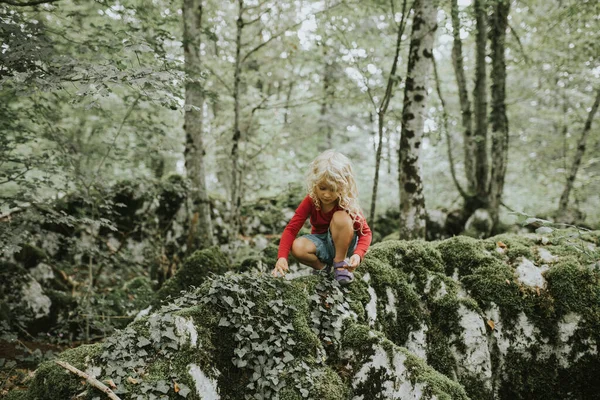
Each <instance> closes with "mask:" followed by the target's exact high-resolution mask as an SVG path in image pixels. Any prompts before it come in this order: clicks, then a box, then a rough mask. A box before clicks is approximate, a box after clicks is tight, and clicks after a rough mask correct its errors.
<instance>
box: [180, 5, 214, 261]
mask: <svg viewBox="0 0 600 400" xmlns="http://www.w3.org/2000/svg"><path fill="white" fill-rule="evenodd" d="M201 25H202V0H184V2H183V54H184V60H185V72H186V83H185V117H184V130H185V137H186V142H185V165H186V169H187V173H188V177H189V178H190V180H191V182H192V196H191V197H192V201H193V204H194V206H193V207H192V210H193V214H194V217H193V218H190V221H198V222H197V226H196V227H192V229H193V230H195V233H196V234H195V235H194V240H193V242H192V245H197V246H198V247H199V248H205V247H208V246H211V245H212V244H213V234H212V224H211V218H210V202H209V200H208V192H207V189H206V176H205V170H204V157H205V155H206V153H205V150H204V144H203V138H202V134H203V126H204V125H203V122H204V121H203V110H202V108H203V105H204V95H203V93H202V84H201V83H200V62H201V59H200V32H201ZM196 214H197V215H196ZM194 247H195V246H194ZM188 250H190V249H188Z"/></svg>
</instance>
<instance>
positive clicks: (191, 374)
mask: <svg viewBox="0 0 600 400" xmlns="http://www.w3.org/2000/svg"><path fill="white" fill-rule="evenodd" d="M348 299H349V296H348V292H347V291H346V289H343V288H340V287H339V285H338V284H337V283H335V282H333V281H331V280H330V279H328V278H327V277H313V276H310V277H304V278H299V279H295V280H293V281H286V280H280V279H273V278H272V277H270V276H269V275H251V274H227V275H225V276H216V277H214V278H212V279H208V280H207V281H206V282H205V283H204V284H203V285H202V286H201V287H200V288H198V289H195V290H194V291H192V292H187V293H185V294H184V295H183V296H181V297H179V298H177V299H174V301H173V302H171V303H169V304H166V305H164V306H163V307H162V308H160V309H159V310H157V311H156V312H154V313H152V314H150V315H148V316H146V317H144V318H142V319H140V320H138V321H136V322H134V323H132V324H131V325H129V326H128V327H127V328H126V329H124V330H122V331H119V332H118V333H116V334H114V335H113V336H112V337H110V338H109V339H107V340H106V341H105V342H104V343H102V344H97V345H94V346H88V347H80V348H77V349H74V350H68V351H66V352H64V353H62V354H61V356H60V358H61V359H62V360H65V361H68V362H69V363H70V364H72V365H73V366H75V367H76V368H78V369H80V370H82V371H86V372H87V373H89V374H91V375H93V376H94V377H96V378H98V379H100V380H106V379H111V380H112V381H113V382H114V384H115V385H116V389H115V392H116V393H117V395H119V396H120V397H121V398H123V399H138V398H151V397H153V396H155V397H156V398H165V399H177V398H179V397H180V396H185V397H186V398H187V399H218V398H223V399H259V398H264V399H282V400H289V399H298V400H300V399H307V398H308V399H315V398H320V399H324V400H337V399H346V398H373V399H375V398H381V399H384V398H385V399H403V398H406V397H403V396H405V395H406V394H407V393H410V394H411V395H414V396H417V397H415V398H456V399H467V396H466V393H465V392H464V390H463V389H462V388H461V386H460V385H459V384H458V383H456V382H454V381H452V380H450V379H449V378H447V377H445V376H443V375H442V374H440V373H438V372H436V371H434V370H433V369H432V368H431V367H428V366H427V365H426V363H425V361H423V360H421V359H419V358H418V357H416V356H413V355H411V354H410V353H409V352H408V351H407V350H405V349H401V348H400V347H398V346H397V345H395V344H393V343H392V342H391V341H389V340H387V339H385V336H384V335H382V334H381V333H378V332H376V331H373V330H372V329H371V328H369V327H368V326H366V325H361V324H357V323H356V321H355V319H354V318H355V317H354V316H353V313H352V312H351V309H350V305H349V302H348ZM83 392H86V393H87V398H92V397H94V396H100V393H99V392H98V391H97V390H96V389H94V388H92V387H90V386H89V385H87V384H82V382H81V379H78V378H77V377H75V376H74V375H73V374H70V373H69V372H67V371H65V370H63V369H62V368H61V367H60V366H58V365H57V364H55V363H53V362H48V363H46V364H43V365H42V366H41V367H40V368H39V369H38V371H37V373H36V375H35V378H34V380H33V382H32V384H31V386H30V387H29V391H28V395H29V396H30V397H29V398H32V399H40V400H41V399H65V398H72V397H74V396H77V395H79V394H81V393H83ZM365 393H369V394H368V395H367V397H365ZM370 396H374V397H370Z"/></svg>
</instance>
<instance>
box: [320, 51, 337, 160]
mask: <svg viewBox="0 0 600 400" xmlns="http://www.w3.org/2000/svg"><path fill="white" fill-rule="evenodd" d="M323 58H324V60H325V68H324V71H323V102H322V103H321V115H320V119H321V121H320V125H321V132H322V134H323V137H324V138H325V140H324V141H323V142H321V146H319V147H320V150H321V151H324V150H327V149H331V148H332V147H333V138H332V133H333V132H332V129H331V122H330V121H329V120H328V118H331V115H330V111H331V102H332V101H333V93H334V90H335V87H334V85H332V80H333V65H332V64H331V62H332V61H331V60H330V59H329V58H330V57H329V55H328V54H327V50H325V51H324V57H323Z"/></svg>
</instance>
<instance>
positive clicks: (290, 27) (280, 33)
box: [241, 2, 343, 63]
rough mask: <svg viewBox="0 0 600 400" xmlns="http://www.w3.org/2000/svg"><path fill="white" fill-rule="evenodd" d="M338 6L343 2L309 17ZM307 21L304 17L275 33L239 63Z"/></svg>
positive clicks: (250, 51)
mask: <svg viewBox="0 0 600 400" xmlns="http://www.w3.org/2000/svg"><path fill="white" fill-rule="evenodd" d="M340 4H343V2H339V3H337V4H334V5H333V6H331V7H329V8H326V9H324V10H321V11H318V12H316V13H314V14H310V15H311V16H316V15H319V14H323V13H325V12H328V11H331V10H333V9H334V8H335V7H337V6H339V5H340ZM307 19H308V17H306V18H305V19H303V20H301V21H300V22H298V23H295V24H294V25H292V26H288V27H287V28H285V29H283V30H281V31H279V32H277V33H276V34H274V35H273V36H271V37H270V38H269V39H268V40H267V41H265V42H262V43H261V44H259V45H258V46H256V47H255V48H253V49H252V50H249V51H248V53H246V55H245V56H244V57H243V58H242V61H241V62H242V63H243V62H244V61H246V59H247V58H248V57H250V55H252V54H253V53H256V52H257V51H258V50H260V49H261V48H263V47H264V46H266V45H267V44H268V43H270V42H271V40H273V39H277V38H278V37H280V36H281V35H283V34H285V33H286V32H287V31H289V30H290V29H293V28H295V27H297V26H299V25H302V23H304V21H306V20H307Z"/></svg>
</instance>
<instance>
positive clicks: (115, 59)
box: [0, 0, 600, 360]
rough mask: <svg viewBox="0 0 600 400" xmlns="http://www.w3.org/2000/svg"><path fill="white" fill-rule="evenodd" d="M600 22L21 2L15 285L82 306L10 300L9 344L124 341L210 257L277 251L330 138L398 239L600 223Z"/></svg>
mask: <svg viewBox="0 0 600 400" xmlns="http://www.w3.org/2000/svg"><path fill="white" fill-rule="evenodd" d="M415 15H417V17H415ZM428 16H429V17H428ZM428 18H429V19H428ZM436 24H437V27H436ZM423 26H424V27H425V28H426V29H424V31H425V33H422V31H423V29H421V28H422V27H423ZM419 32H421V34H419ZM598 32H600V5H599V4H598V2H596V1H593V0H579V1H575V0H555V1H542V0H522V1H520V0H515V1H506V0H447V1H446V0H445V1H433V0H431V1H429V0H423V1H415V2H413V1H411V0H389V1H387V0H385V1H384V0H369V1H354V0H336V1H330V0H323V1H316V0H306V1H304V0H299V1H272V0H237V1H220V0H219V1H216V0H178V1H174V0H122V1H112V0H95V1H84V0H47V1H42V0H0V37H1V40H2V41H1V44H0V247H1V250H2V253H3V256H2V260H3V262H5V261H6V262H7V263H5V264H3V269H4V270H3V271H0V276H3V278H2V280H5V279H6V280H8V279H13V278H12V276H13V275H11V274H13V273H14V271H15V270H13V269H11V268H16V267H14V266H9V262H10V263H13V262H17V263H20V265H24V266H25V267H26V268H27V267H28V266H29V267H33V266H37V265H38V263H39V262H40V261H44V262H46V263H47V264H49V265H50V268H51V270H52V271H53V272H54V274H55V275H56V276H57V277H58V278H57V282H56V283H55V284H56V285H57V287H60V290H61V291H70V292H71V295H73V299H74V300H73V299H68V300H66V299H63V300H64V302H65V303H64V304H63V305H62V306H64V308H65V309H68V310H71V311H72V310H76V311H72V312H70V313H66V314H64V315H63V314H60V313H56V314H55V315H53V316H52V319H53V320H52V321H51V323H50V324H48V323H46V325H44V326H43V327H40V326H35V327H34V326H33V325H31V324H30V320H28V319H27V318H26V317H27V316H26V315H23V318H24V319H23V320H14V319H13V320H12V321H11V322H8V318H9V317H8V316H10V317H11V318H14V313H15V310H16V308H15V307H16V306H15V307H13V306H12V305H10V304H11V303H10V299H9V297H10V296H9V293H10V290H9V289H3V292H2V294H3V297H5V300H6V299H9V300H6V304H8V305H6V306H3V307H4V308H2V307H0V309H2V310H0V311H1V312H2V313H3V314H2V317H3V321H2V325H0V333H3V334H4V335H5V336H3V338H4V339H5V340H7V338H8V339H11V340H12V339H14V338H15V337H17V336H18V337H21V339H23V337H24V335H25V336H26V337H27V338H28V340H31V339H33V338H34V336H36V335H38V334H40V333H41V332H44V333H45V334H47V336H51V337H52V338H51V339H50V341H51V342H54V343H60V344H65V343H67V342H68V343H70V342H71V341H75V340H82V341H91V340H94V339H98V338H99V337H103V336H105V335H106V334H108V333H110V331H111V330H112V329H114V328H115V327H120V326H121V325H122V323H123V321H120V320H119V318H120V317H121V316H122V315H123V314H126V313H127V311H132V310H133V309H138V310H139V309H141V308H143V307H142V305H143V304H145V303H144V301H146V300H147V297H144V296H145V295H142V294H143V293H146V292H143V290H142V291H140V292H136V293H142V294H140V298H139V299H138V298H137V297H136V298H135V300H136V301H137V300H139V304H138V303H135V304H133V303H131V304H128V300H127V297H125V298H118V296H116V297H115V296H113V297H111V294H110V293H109V292H110V290H112V288H114V287H116V286H118V285H121V284H122V283H123V282H125V281H128V280H129V279H130V278H133V277H136V276H138V277H139V276H143V277H147V278H148V281H149V282H150V281H151V282H152V284H151V285H150V284H148V287H146V286H143V289H144V290H146V288H147V289H148V291H150V290H156V289H158V287H160V286H161V284H162V283H163V282H164V281H165V280H166V279H168V278H169V277H170V276H172V274H173V272H174V271H175V270H176V269H177V268H178V267H179V266H180V265H181V262H182V260H184V259H185V257H187V256H189V255H191V254H192V253H193V251H194V250H197V249H202V248H206V247H209V246H211V245H220V247H221V249H222V250H224V251H225V253H226V255H227V256H228V258H229V259H230V260H231V261H232V262H233V263H234V264H235V265H237V266H238V267H240V268H246V267H248V265H249V264H244V263H245V261H244V260H245V259H247V257H250V258H252V257H254V261H253V262H255V263H256V260H258V265H259V266H261V265H262V264H261V263H263V262H264V263H266V264H268V263H270V262H272V261H273V260H272V259H271V258H269V257H270V256H269V257H266V258H265V256H264V254H265V252H264V251H263V250H265V249H269V247H267V246H268V245H269V246H275V245H276V240H277V235H278V234H279V233H280V232H281V230H282V228H283V226H284V225H285V223H286V222H287V220H288V219H289V217H290V212H291V211H293V209H294V208H295V206H296V205H297V204H298V201H299V200H300V199H301V196H302V195H303V188H302V183H303V177H304V173H305V169H306V166H307V164H308V163H309V162H310V161H311V160H312V159H313V158H314V157H315V156H316V155H317V154H319V153H320V152H321V151H323V150H325V149H328V148H334V149H336V150H338V151H340V152H342V153H344V154H346V155H347V156H348V157H349V158H350V159H351V160H352V161H353V163H354V169H355V172H356V177H357V180H358V186H359V190H360V196H361V198H360V200H361V205H362V207H363V209H364V212H365V215H366V216H367V219H368V220H369V222H370V224H371V226H372V227H374V231H375V238H376V239H381V238H382V237H383V236H386V235H388V234H392V233H394V232H395V234H396V235H399V236H400V237H401V238H425V237H427V238H428V239H435V238H444V237H449V236H452V235H456V234H459V233H462V232H463V231H464V229H465V223H467V221H468V220H469V219H470V218H471V217H472V216H473V215H476V214H477V213H476V210H485V211H486V212H488V214H487V215H484V218H483V221H484V223H483V225H484V227H483V228H481V229H480V230H479V231H478V232H477V233H476V234H475V236H478V237H485V236H489V235H491V234H493V233H499V232H502V231H506V230H511V229H515V228H514V226H515V223H517V222H518V221H519V218H522V217H537V218H540V220H537V222H538V223H542V224H567V225H577V226H579V227H587V228H591V229H599V228H600V211H599V209H598V208H599V206H600V194H599V193H600V179H599V178H600V158H599V156H598V154H600V129H599V128H598V121H597V119H598V115H597V110H598V107H599V103H600V41H598ZM420 46H422V47H420ZM428 46H429V47H428ZM411 54H414V55H411ZM419 55H420V56H419ZM431 61H433V62H431ZM417 92H418V93H417ZM415 93H417V94H415ZM413 107H415V108H414V110H416V111H414V110H413ZM594 118H595V120H594ZM417 165H418V166H419V167H418V168H415V166H417ZM415 171H417V172H416V173H415ZM411 185H412V186H411ZM409 187H413V188H416V189H411V190H408V191H407V188H409ZM282 210H283V211H282ZM415 210H416V211H415ZM411 212H416V213H417V218H416V219H415V218H413V219H411V218H410V213H411ZM426 214H427V215H428V216H427V219H428V222H427V224H428V229H429V228H431V232H434V229H433V227H434V226H435V225H436V224H437V226H438V227H439V231H436V232H438V233H436V234H433V233H428V234H427V236H426V234H425V228H424V225H422V226H420V225H419V223H416V224H413V225H411V223H409V221H412V220H416V221H422V223H423V224H424V222H425V219H426ZM542 218H543V220H542ZM436 221H437V222H436ZM486 221H487V222H486ZM473 224H475V227H476V228H477V223H472V225H471V226H473ZM467 227H468V226H467ZM49 232H50V233H49ZM258 234H262V235H263V236H261V238H260V239H256V238H255V236H256V235H258ZM132 241H138V242H139V243H142V242H143V243H144V244H143V245H139V246H138V245H133V244H132ZM267 243H268V245H267ZM136 246H137V247H136ZM261 252H262V253H261ZM261 257H262V258H261ZM49 260H52V262H50V261H49ZM10 265H13V264H10ZM253 265H255V264H253ZM150 286H152V287H151V289H150ZM140 287H142V286H135V288H134V289H131V287H129V288H128V289H125V290H126V291H130V290H138V289H139V288H140ZM146 294H147V295H148V296H150V295H149V294H148V293H146ZM136 296H137V295H136ZM129 300H132V298H131V297H130V298H129ZM15 301H16V300H15ZM132 301H133V300H132ZM17 302H18V301H17ZM15 304H16V303H15ZM115 304H118V305H119V307H121V308H119V307H114V305H115ZM11 307H12V308H11ZM111 307H112V308H111ZM127 307H130V308H131V310H128V309H127ZM136 307H137V308H136ZM109 308H110V311H107V310H108V309H109ZM6 310H9V311H6ZM96 313H103V314H102V315H103V317H102V319H96V320H94V318H93V315H97V314H96ZM127 315H129V316H128V317H127V318H129V319H127V318H125V322H127V321H129V320H131V319H132V317H131V314H127ZM111 318H112V319H111ZM57 321H59V322H57ZM46 322H47V321H46ZM49 326H52V329H50V328H49ZM48 329H50V331H51V332H52V333H48V332H50V331H48ZM6 335H8V336H6ZM45 339H48V338H47V337H46V338H45ZM23 340H24V339H23ZM20 343H21V344H23V343H24V342H23V341H21V342H20ZM23 347H24V349H27V352H29V354H30V355H31V354H33V353H32V352H31V351H30V350H31V349H32V348H33V347H31V346H30V347H29V348H28V347H26V346H25V344H23ZM34 347H35V346H34ZM24 351H25V350H24ZM27 352H25V353H27ZM0 359H1V360H3V359H2V358H0Z"/></svg>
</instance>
